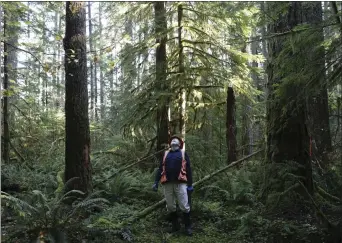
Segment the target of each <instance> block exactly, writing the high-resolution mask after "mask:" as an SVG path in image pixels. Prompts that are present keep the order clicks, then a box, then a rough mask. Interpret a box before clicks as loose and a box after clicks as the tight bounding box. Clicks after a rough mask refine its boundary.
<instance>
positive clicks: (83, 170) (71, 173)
mask: <svg viewBox="0 0 342 243" xmlns="http://www.w3.org/2000/svg"><path fill="white" fill-rule="evenodd" d="M65 28H66V29H65V37H64V40H63V44H64V50H65V63H64V67H65V133H66V139H65V181H68V180H69V179H72V178H75V177H77V178H78V179H77V180H75V181H73V183H71V186H70V188H68V190H69V189H77V190H81V191H83V192H85V193H89V192H90V191H91V190H92V168H91V163H90V132H89V117H88V88H87V57H86V53H87V52H86V12H85V5H84V3H83V2H66V26H65Z"/></svg>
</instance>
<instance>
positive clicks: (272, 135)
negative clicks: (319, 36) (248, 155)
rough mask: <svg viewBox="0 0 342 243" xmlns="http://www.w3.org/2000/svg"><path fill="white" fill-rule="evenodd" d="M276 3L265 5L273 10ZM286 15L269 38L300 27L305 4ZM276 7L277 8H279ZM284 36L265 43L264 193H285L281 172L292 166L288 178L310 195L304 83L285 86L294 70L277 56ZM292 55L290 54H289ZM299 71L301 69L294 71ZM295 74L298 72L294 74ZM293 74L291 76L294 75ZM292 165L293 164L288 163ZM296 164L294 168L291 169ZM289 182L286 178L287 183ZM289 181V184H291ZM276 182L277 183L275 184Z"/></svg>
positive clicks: (272, 27)
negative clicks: (266, 60) (266, 92)
mask: <svg viewBox="0 0 342 243" xmlns="http://www.w3.org/2000/svg"><path fill="white" fill-rule="evenodd" d="M277 4H279V3H271V2H270V3H268V7H269V9H270V10H272V9H273V8H274V7H276V5H277ZM282 4H286V5H287V12H286V13H282V14H280V15H279V18H278V19H277V20H276V21H274V22H273V23H272V24H270V25H269V28H268V29H269V34H277V33H278V34H279V33H283V32H286V31H288V30H289V29H290V30H291V29H293V28H294V27H296V26H297V25H298V24H300V23H302V21H303V17H304V14H305V8H304V6H303V5H304V3H302V2H286V3H282ZM278 6H279V5H278ZM286 38H289V37H288V36H287V35H282V36H279V37H275V38H272V39H271V40H270V41H269V43H268V55H269V57H268V66H267V74H268V83H267V89H268V97H267V149H266V150H267V151H266V154H267V162H268V164H269V165H270V166H269V167H268V168H271V170H268V172H266V173H268V174H266V177H265V182H266V191H265V192H266V193H271V192H274V191H278V192H279V191H285V190H286V189H288V185H289V184H287V183H286V182H285V181H284V178H283V179H282V180H279V178H280V177H279V173H281V172H280V170H282V169H284V168H285V167H286V166H287V165H288V166H290V167H291V166H292V165H293V167H292V168H291V174H292V175H294V177H292V179H293V178H296V179H295V182H294V183H296V182H297V179H298V180H300V181H301V182H302V184H303V185H304V186H305V187H306V189H307V190H308V192H309V193H312V192H313V182H312V167H311V161H310V157H309V151H308V150H309V134H308V127H307V123H306V121H307V120H306V116H307V107H306V98H305V96H303V92H302V91H303V89H304V85H305V84H304V83H302V82H299V80H298V82H284V78H285V75H290V72H293V73H295V71H296V70H289V69H287V68H286V66H285V64H286V63H284V62H283V61H282V60H279V56H280V55H281V54H282V51H283V49H284V47H285V45H286V44H288V42H287V40H288V39H286ZM290 55H291V53H290ZM297 68H298V69H300V68H301V67H297ZM297 71H298V70H297ZM293 73H292V74H293ZM291 161H292V162H294V163H293V164H292V163H291ZM294 164H295V165H294ZM287 179H289V178H287V177H286V178H285V180H287ZM292 179H289V180H292ZM275 181H277V182H275Z"/></svg>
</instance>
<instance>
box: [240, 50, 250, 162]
mask: <svg viewBox="0 0 342 243" xmlns="http://www.w3.org/2000/svg"><path fill="white" fill-rule="evenodd" d="M241 52H243V53H247V45H246V44H245V45H244V46H243V47H242V48H241ZM241 105H242V119H241V130H240V134H241V144H240V146H241V147H242V149H241V153H240V155H241V156H242V157H243V156H245V155H246V154H248V153H249V146H250V145H249V144H250V142H249V139H250V136H251V134H250V130H249V126H250V122H249V113H250V109H249V107H250V106H249V102H248V97H247V96H246V95H242V97H241Z"/></svg>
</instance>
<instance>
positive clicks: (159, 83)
mask: <svg viewBox="0 0 342 243" xmlns="http://www.w3.org/2000/svg"><path fill="white" fill-rule="evenodd" d="M154 12H155V33H156V36H157V38H156V43H157V44H158V46H157V48H156V90H157V92H159V93H160V92H167V91H168V84H167V83H166V70H167V63H166V40H167V35H166V33H165V32H166V30H167V22H166V10H165V2H154ZM168 101H169V98H168V97H165V96H162V97H160V98H159V100H158V104H157V105H158V109H157V151H160V150H161V149H162V148H164V147H165V146H166V145H167V144H168V138H169V121H168V113H167V111H168ZM157 157H158V158H159V159H161V157H162V153H159V154H158V155H157Z"/></svg>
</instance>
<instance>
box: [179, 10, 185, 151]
mask: <svg viewBox="0 0 342 243" xmlns="http://www.w3.org/2000/svg"><path fill="white" fill-rule="evenodd" d="M177 12H178V48H179V54H178V62H179V63H178V65H179V66H178V72H179V82H180V87H181V90H180V97H179V132H180V134H181V137H182V138H183V140H185V115H186V91H185V87H182V86H184V83H185V82H184V80H185V73H184V72H185V69H184V50H183V43H182V29H183V26H182V19H183V5H182V4H179V5H178V8H177ZM183 149H185V143H184V146H183Z"/></svg>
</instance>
